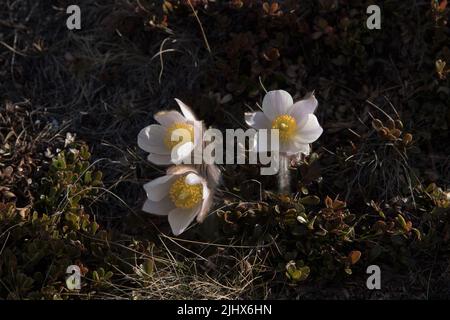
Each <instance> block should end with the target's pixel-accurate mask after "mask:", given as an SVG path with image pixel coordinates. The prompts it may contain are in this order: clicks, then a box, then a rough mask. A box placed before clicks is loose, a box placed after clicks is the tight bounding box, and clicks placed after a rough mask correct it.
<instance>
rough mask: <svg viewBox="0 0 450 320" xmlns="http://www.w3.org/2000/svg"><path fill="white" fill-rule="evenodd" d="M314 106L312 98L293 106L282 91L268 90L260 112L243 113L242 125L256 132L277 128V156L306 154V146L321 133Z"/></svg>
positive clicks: (290, 98)
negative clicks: (278, 152)
mask: <svg viewBox="0 0 450 320" xmlns="http://www.w3.org/2000/svg"><path fill="white" fill-rule="evenodd" d="M317 104H318V103H317V100H316V98H315V97H314V95H311V96H310V97H309V98H307V99H305V100H301V101H298V102H296V103H294V101H293V100H292V97H291V95H290V94H289V93H287V92H286V91H284V90H274V91H269V92H268V93H267V94H266V95H265V96H264V99H263V106H262V108H263V112H260V111H258V112H253V113H246V114H245V122H246V123H247V124H248V125H249V126H251V127H253V128H255V129H257V130H259V129H278V130H279V146H280V153H282V154H285V155H287V156H292V155H296V154H299V153H303V154H305V155H308V154H309V152H310V146H309V144H310V143H313V142H314V141H316V140H317V139H318V138H319V137H320V135H321V134H322V132H323V129H322V127H321V126H320V124H319V122H318V121H317V118H316V116H315V115H314V111H315V110H316V108H317Z"/></svg>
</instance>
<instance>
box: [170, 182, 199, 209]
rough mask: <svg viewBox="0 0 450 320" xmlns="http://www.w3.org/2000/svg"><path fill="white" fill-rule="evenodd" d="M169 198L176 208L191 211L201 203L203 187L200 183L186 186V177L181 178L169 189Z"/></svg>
mask: <svg viewBox="0 0 450 320" xmlns="http://www.w3.org/2000/svg"><path fill="white" fill-rule="evenodd" d="M169 196H170V200H172V202H173V204H174V205H175V206H176V207H177V208H182V209H192V208H193V207H195V206H196V205H198V204H199V202H200V201H202V197H203V186H202V184H201V183H198V184H192V185H191V184H188V183H187V182H186V177H185V176H182V177H180V178H178V179H177V180H175V182H174V183H173V184H172V186H171V187H170V190H169Z"/></svg>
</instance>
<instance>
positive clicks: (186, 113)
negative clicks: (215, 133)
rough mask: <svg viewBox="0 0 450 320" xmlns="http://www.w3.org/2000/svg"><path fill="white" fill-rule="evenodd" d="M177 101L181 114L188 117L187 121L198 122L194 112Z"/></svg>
mask: <svg viewBox="0 0 450 320" xmlns="http://www.w3.org/2000/svg"><path fill="white" fill-rule="evenodd" d="M175 101H176V102H177V103H178V106H180V109H181V112H183V115H184V116H185V117H186V119H187V120H191V121H196V120H197V118H196V117H195V115H194V112H193V111H192V110H191V108H189V107H188V106H187V105H186V104H185V103H184V102H183V101H181V100H180V99H176V98H175Z"/></svg>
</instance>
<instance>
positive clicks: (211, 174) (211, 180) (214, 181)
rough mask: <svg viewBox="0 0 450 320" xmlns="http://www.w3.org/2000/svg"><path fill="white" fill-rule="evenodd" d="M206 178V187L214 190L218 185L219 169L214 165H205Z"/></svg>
mask: <svg viewBox="0 0 450 320" xmlns="http://www.w3.org/2000/svg"><path fill="white" fill-rule="evenodd" d="M206 176H207V180H208V185H210V186H211V188H215V187H216V186H217V185H218V184H219V183H220V176H221V172H220V169H219V167H218V166H216V165H214V164H210V165H206Z"/></svg>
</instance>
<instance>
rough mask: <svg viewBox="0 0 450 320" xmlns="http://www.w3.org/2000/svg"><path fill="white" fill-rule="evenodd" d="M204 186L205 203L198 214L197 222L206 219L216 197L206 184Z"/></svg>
mask: <svg viewBox="0 0 450 320" xmlns="http://www.w3.org/2000/svg"><path fill="white" fill-rule="evenodd" d="M203 187H204V188H203V204H202V208H201V210H200V212H199V213H198V215H197V222H199V223H202V222H203V221H205V219H206V217H207V215H208V213H209V210H210V209H211V206H212V204H213V199H214V194H213V192H210V190H209V189H208V188H207V187H206V186H205V185H204V186H203ZM205 189H206V190H205Z"/></svg>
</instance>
